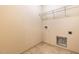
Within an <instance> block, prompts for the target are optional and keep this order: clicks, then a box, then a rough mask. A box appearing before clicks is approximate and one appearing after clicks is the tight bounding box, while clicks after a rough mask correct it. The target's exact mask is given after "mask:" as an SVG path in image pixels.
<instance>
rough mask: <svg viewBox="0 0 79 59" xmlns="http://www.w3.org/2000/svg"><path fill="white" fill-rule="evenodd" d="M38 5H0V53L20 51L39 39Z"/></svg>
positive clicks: (34, 43) (36, 42)
mask: <svg viewBox="0 0 79 59" xmlns="http://www.w3.org/2000/svg"><path fill="white" fill-rule="evenodd" d="M40 12H41V11H40V6H38V5H37V6H35V5H34V6H32V5H27V6H26V5H18V6H17V5H15V6H12V5H11V6H10V5H9V6H8V5H6V6H5V5H4V6H2V5H1V6H0V53H21V52H23V51H25V50H27V49H28V48H30V47H32V46H34V45H36V44H38V43H39V42H40V41H41V19H40V16H39V13H40Z"/></svg>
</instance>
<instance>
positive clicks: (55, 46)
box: [43, 42, 79, 54]
mask: <svg viewBox="0 0 79 59" xmlns="http://www.w3.org/2000/svg"><path fill="white" fill-rule="evenodd" d="M43 43H45V44H48V45H50V46H55V47H58V46H56V45H52V44H50V43H47V42H43ZM58 48H62V47H58ZM62 49H64V50H68V51H71V52H73V54H79V53H78V52H75V51H72V50H69V49H65V48H62Z"/></svg>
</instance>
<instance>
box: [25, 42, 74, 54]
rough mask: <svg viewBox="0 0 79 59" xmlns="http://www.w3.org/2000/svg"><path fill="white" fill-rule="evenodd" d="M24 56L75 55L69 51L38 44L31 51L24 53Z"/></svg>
mask: <svg viewBox="0 0 79 59" xmlns="http://www.w3.org/2000/svg"><path fill="white" fill-rule="evenodd" d="M24 54H75V53H74V52H71V51H69V50H65V49H62V48H59V47H56V46H51V45H49V44H46V43H40V44H38V45H37V46H35V47H33V48H32V49H30V50H28V51H26V52H24Z"/></svg>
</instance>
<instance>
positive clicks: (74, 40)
mask: <svg viewBox="0 0 79 59" xmlns="http://www.w3.org/2000/svg"><path fill="white" fill-rule="evenodd" d="M67 15H68V16H67V17H62V18H56V19H48V20H43V39H44V41H45V42H47V43H50V44H52V45H56V46H58V45H57V44H56V36H64V37H67V48H66V47H62V48H65V49H69V50H72V51H75V52H78V53H79V46H78V45H79V8H77V9H75V8H73V9H68V11H67ZM61 16H62V15H61ZM44 26H48V28H47V29H45V28H44ZM69 31H72V34H71V35H70V34H68V32H69ZM59 47H61V46H59Z"/></svg>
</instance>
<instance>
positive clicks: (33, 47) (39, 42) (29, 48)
mask: <svg viewBox="0 0 79 59" xmlns="http://www.w3.org/2000/svg"><path fill="white" fill-rule="evenodd" d="M40 43H42V41H41V42H39V43H37V44H35V45H34V46H32V47H30V48H28V49H27V50H24V51H22V52H21V53H20V54H24V53H25V52H26V51H29V50H30V49H32V48H34V47H36V46H37V45H39V44H40Z"/></svg>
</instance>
